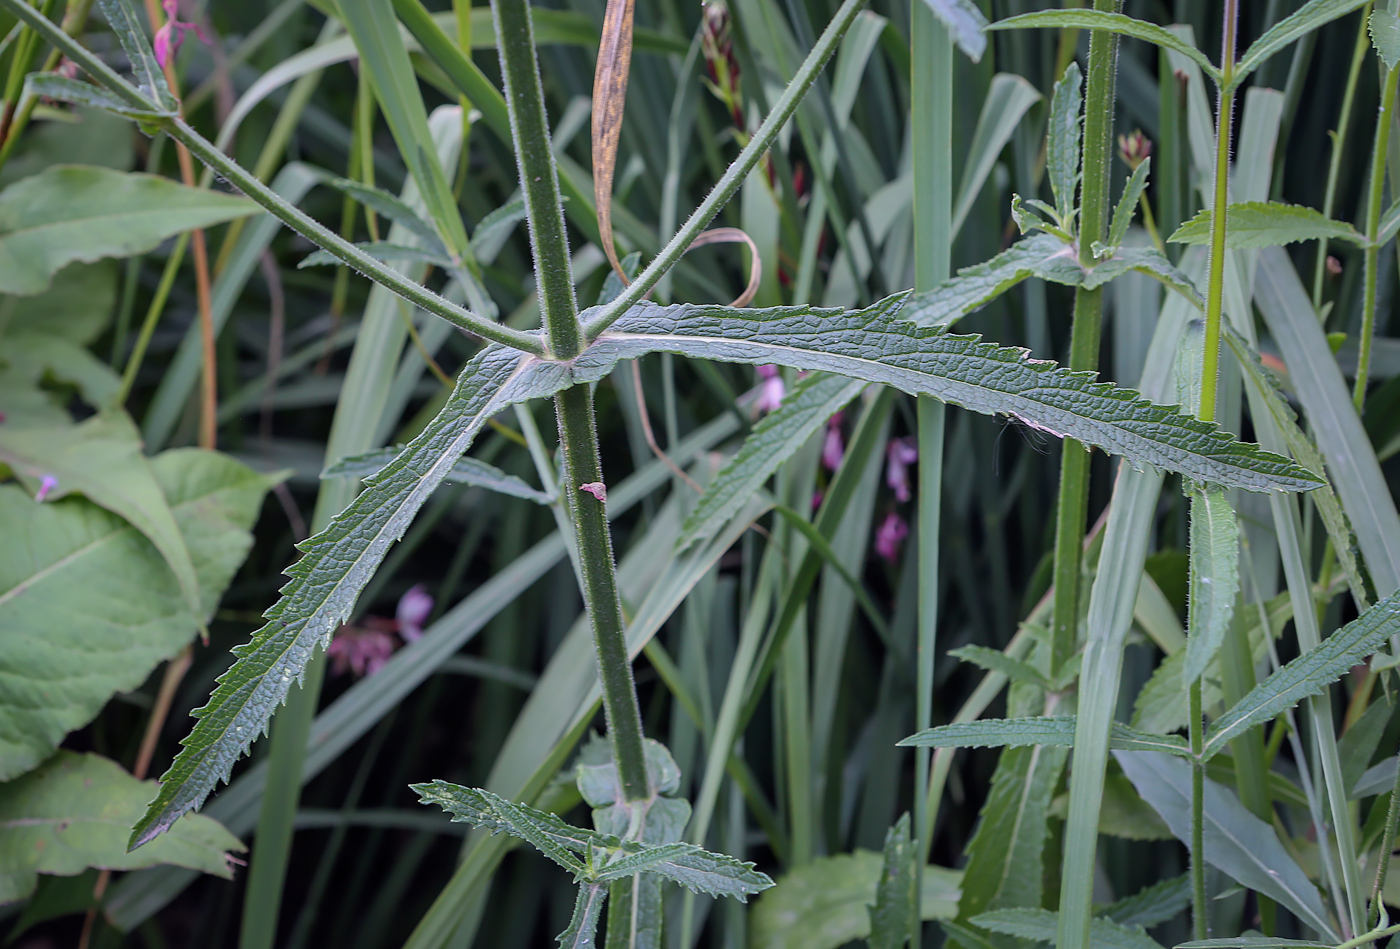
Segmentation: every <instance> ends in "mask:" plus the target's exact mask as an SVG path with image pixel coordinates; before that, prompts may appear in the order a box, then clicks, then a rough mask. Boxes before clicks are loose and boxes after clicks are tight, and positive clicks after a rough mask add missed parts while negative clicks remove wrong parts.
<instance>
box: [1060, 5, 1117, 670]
mask: <svg viewBox="0 0 1400 949" xmlns="http://www.w3.org/2000/svg"><path fill="white" fill-rule="evenodd" d="M1094 9H1095V10H1098V11H1101V12H1105V13H1116V12H1118V3H1117V0H1094ZM1117 58H1118V38H1117V36H1115V35H1114V34H1112V33H1109V32H1107V31H1106V30H1095V31H1094V32H1093V33H1092V34H1091V35H1090V39H1089V75H1088V77H1087V80H1086V82H1085V92H1084V173H1083V183H1082V185H1081V191H1080V204H1079V222H1080V223H1079V260H1080V262H1081V263H1082V264H1083V265H1084V266H1085V267H1090V266H1092V265H1093V264H1094V262H1095V261H1094V253H1093V250H1092V246H1093V244H1094V242H1095V241H1102V240H1103V239H1104V236H1105V234H1106V232H1107V228H1108V203H1109V202H1108V181H1109V167H1110V165H1109V160H1110V157H1111V155H1112V149H1111V143H1110V138H1111V136H1112V132H1113V103H1114V80H1115V72H1116V69H1117ZM1102 329H1103V288H1102V287H1100V288H1098V289H1095V290H1085V289H1084V288H1082V287H1081V288H1079V289H1077V290H1076V291H1075V293H1074V322H1073V324H1072V328H1071V330H1070V348H1069V365H1070V368H1071V369H1088V370H1093V369H1097V368H1098V365H1099V337H1100V335H1101V332H1102ZM1088 504H1089V449H1088V448H1086V447H1085V446H1083V445H1081V444H1080V443H1079V442H1077V441H1074V440H1073V439H1069V438H1066V439H1065V440H1064V447H1063V449H1062V454H1061V456H1060V498H1059V504H1058V506H1057V509H1056V515H1055V570H1054V583H1055V610H1054V619H1053V621H1052V626H1051V630H1052V632H1051V650H1050V668H1051V671H1052V673H1055V674H1058V672H1059V670H1060V669H1062V668H1063V667H1064V664H1065V663H1066V662H1068V661H1069V659H1070V657H1071V656H1073V655H1074V651H1075V647H1076V645H1077V643H1078V638H1079V637H1078V633H1079V569H1080V557H1081V552H1082V548H1083V543H1084V521H1085V513H1086V510H1087V508H1088Z"/></svg>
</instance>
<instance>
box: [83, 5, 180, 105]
mask: <svg viewBox="0 0 1400 949" xmlns="http://www.w3.org/2000/svg"><path fill="white" fill-rule="evenodd" d="M99 6H100V7H101V8H102V18H103V19H104V20H106V21H107V25H108V26H110V27H111V28H112V32H113V33H115V34H117V40H118V41H119V42H120V43H121V44H122V51H123V52H124V53H126V58H127V61H128V62H130V63H131V73H132V78H134V79H135V80H136V87H137V88H138V89H140V90H141V91H142V92H143V93H145V95H146V97H147V98H148V99H151V100H152V101H154V102H155V103H156V104H157V105H159V106H160V107H161V108H162V109H163V110H165V112H167V113H173V112H175V110H176V109H178V108H179V104H178V103H177V102H176V101H175V96H173V95H172V94H171V92H170V87H169V86H168V85H166V82H165V72H164V71H163V70H162V69H161V68H160V63H158V62H156V51H155V46H154V44H153V43H152V41H151V38H150V37H148V36H147V35H146V30H145V27H143V26H142V25H141V23H142V20H141V17H140V16H139V15H138V14H137V12H136V7H135V4H134V3H133V2H132V0H101V3H100V4H99Z"/></svg>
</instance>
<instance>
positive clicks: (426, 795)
mask: <svg viewBox="0 0 1400 949" xmlns="http://www.w3.org/2000/svg"><path fill="white" fill-rule="evenodd" d="M409 787H410V788H412V789H413V790H414V791H416V792H417V794H418V797H419V800H420V801H421V802H422V803H424V804H436V805H438V806H439V807H441V808H442V809H443V810H445V811H447V813H448V814H451V815H452V820H453V822H459V821H460V822H462V823H465V824H471V825H472V826H473V827H483V828H485V829H486V830H489V831H490V832H491V834H492V835H493V836H494V835H496V834H500V833H506V834H510V835H511V836H512V837H518V838H520V839H521V840H523V841H525V842H527V843H529V844H531V845H532V846H533V847H534V848H535V849H536V850H538V851H539V852H540V853H542V854H544V855H545V856H546V857H548V858H549V859H551V860H553V861H554V862H555V863H557V864H559V866H561V867H563V868H564V869H565V870H568V871H569V872H571V873H573V874H575V875H577V876H582V874H583V873H584V871H585V868H584V864H583V861H582V860H580V859H578V858H577V857H575V856H574V854H575V853H585V854H586V853H588V852H589V846H590V844H593V843H596V842H599V841H602V840H604V839H605V838H604V836H603V835H602V834H598V833H595V832H594V831H591V830H584V829H583V828H581V827H575V826H573V825H572V824H569V823H567V822H566V821H564V819H563V818H561V817H559V816H558V815H557V814H550V813H548V812H546V811H541V810H538V809H536V808H533V807H530V806H529V805H526V804H517V803H515V802H514V801H507V800H506V799H505V798H503V797H501V796H500V795H499V794H492V793H491V792H490V791H484V790H482V789H481V788H467V787H462V786H461V785H460V784H451V783H449V782H447V781H431V782H428V783H426V784H411V785H409Z"/></svg>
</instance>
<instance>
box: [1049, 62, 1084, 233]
mask: <svg viewBox="0 0 1400 949" xmlns="http://www.w3.org/2000/svg"><path fill="white" fill-rule="evenodd" d="M1081 84H1082V79H1081V77H1080V74H1079V64H1078V63H1076V62H1073V61H1071V62H1070V64H1069V66H1068V67H1066V68H1065V74H1064V76H1063V77H1062V78H1061V79H1060V81H1059V82H1057V83H1055V95H1054V98H1052V99H1051V100H1050V128H1049V129H1048V130H1047V132H1046V135H1047V138H1048V141H1047V143H1046V156H1045V166H1046V173H1047V174H1048V175H1049V178H1050V190H1051V191H1052V192H1053V193H1054V195H1055V210H1057V211H1058V212H1059V214H1060V219H1061V220H1064V221H1068V220H1069V219H1070V217H1071V215H1073V214H1074V195H1075V185H1076V184H1077V183H1078V181H1079V141H1080V139H1081V137H1082V133H1081V130H1080V123H1081V121H1082V119H1081V113H1082V111H1083V96H1082V94H1081V91H1080V87H1081Z"/></svg>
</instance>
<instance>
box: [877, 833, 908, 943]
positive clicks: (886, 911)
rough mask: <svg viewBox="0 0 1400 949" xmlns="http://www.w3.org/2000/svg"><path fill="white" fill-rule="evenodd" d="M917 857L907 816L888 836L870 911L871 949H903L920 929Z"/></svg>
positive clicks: (886, 836) (886, 835)
mask: <svg viewBox="0 0 1400 949" xmlns="http://www.w3.org/2000/svg"><path fill="white" fill-rule="evenodd" d="M915 859H916V853H915V850H914V842H913V841H912V840H911V839H910V837H909V814H908V813H905V814H904V815H903V816H902V817H900V819H899V820H898V821H897V822H896V823H895V825H894V826H893V827H891V828H890V829H889V831H888V832H887V833H886V834H885V854H884V866H883V867H882V869H881V871H880V882H879V885H878V886H876V888H875V905H874V906H872V907H870V940H869V942H870V949H902V947H903V946H904V945H905V943H907V942H908V941H909V936H910V934H911V933H914V932H917V929H916V927H917V926H918V922H919V917H918V911H919V910H918V906H917V905H916V903H917V899H918V879H917V878H916V876H915V873H914V869H915V863H914V861H915Z"/></svg>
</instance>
